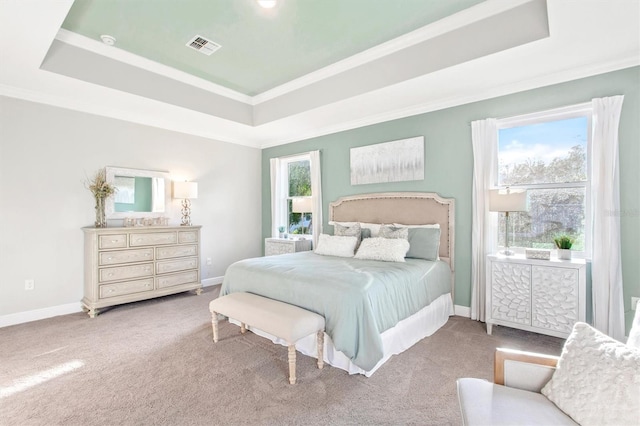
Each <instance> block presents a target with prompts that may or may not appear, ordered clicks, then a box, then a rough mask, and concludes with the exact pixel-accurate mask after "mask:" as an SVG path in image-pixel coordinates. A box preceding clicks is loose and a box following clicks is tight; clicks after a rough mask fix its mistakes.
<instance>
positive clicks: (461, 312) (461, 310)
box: [453, 305, 471, 318]
mask: <svg viewBox="0 0 640 426" xmlns="http://www.w3.org/2000/svg"><path fill="white" fill-rule="evenodd" d="M453 311H454V313H455V315H456V316H459V317H465V318H471V308H470V307H468V306H460V305H455V306H454V307H453Z"/></svg>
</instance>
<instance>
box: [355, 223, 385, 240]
mask: <svg viewBox="0 0 640 426" xmlns="http://www.w3.org/2000/svg"><path fill="white" fill-rule="evenodd" d="M381 226H382V225H381V224H379V223H366V222H360V227H361V228H362V229H369V230H370V231H371V236H372V237H374V238H375V237H377V236H378V234H379V233H380V227H381Z"/></svg>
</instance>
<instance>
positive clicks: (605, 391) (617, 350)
mask: <svg viewBox="0 0 640 426" xmlns="http://www.w3.org/2000/svg"><path fill="white" fill-rule="evenodd" d="M541 392H542V394H543V395H545V396H546V397H547V398H549V400H550V401H551V402H553V403H554V404H556V405H557V406H558V408H560V409H561V410H562V411H564V412H565V413H566V414H567V415H569V416H571V417H572V418H573V419H574V420H575V421H576V422H578V423H580V424H581V425H604V424H610V425H631V424H638V419H640V398H639V397H638V395H640V350H638V349H635V348H632V347H630V346H627V345H624V344H622V343H620V342H618V341H617V340H614V339H612V338H611V337H609V336H607V335H605V334H603V333H601V332H600V331H598V330H596V329H595V328H593V327H591V326H590V325H588V324H585V323H582V322H578V323H576V324H575V325H574V326H573V331H572V332H571V335H569V338H568V339H567V341H566V343H565V345H564V348H563V350H562V355H561V356H560V360H559V361H558V366H557V368H556V371H555V372H554V373H553V376H552V377H551V380H549V382H548V383H547V384H546V385H545V386H544V387H543V388H542V390H541Z"/></svg>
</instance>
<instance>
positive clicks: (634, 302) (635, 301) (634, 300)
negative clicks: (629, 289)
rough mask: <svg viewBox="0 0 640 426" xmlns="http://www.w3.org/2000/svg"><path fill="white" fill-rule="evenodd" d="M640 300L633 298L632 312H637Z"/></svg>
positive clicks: (639, 298)
mask: <svg viewBox="0 0 640 426" xmlns="http://www.w3.org/2000/svg"><path fill="white" fill-rule="evenodd" d="M638 300H640V297H632V298H631V310H632V311H635V310H636V306H638Z"/></svg>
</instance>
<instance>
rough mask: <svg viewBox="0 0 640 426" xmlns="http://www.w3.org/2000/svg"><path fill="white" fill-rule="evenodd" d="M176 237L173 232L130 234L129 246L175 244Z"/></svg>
mask: <svg viewBox="0 0 640 426" xmlns="http://www.w3.org/2000/svg"><path fill="white" fill-rule="evenodd" d="M177 240H178V237H177V235H176V233H175V232H149V233H145V234H131V235H130V236H129V245H130V246H131V247H139V246H156V245H160V244H175V243H176V242H177Z"/></svg>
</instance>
